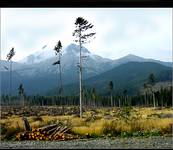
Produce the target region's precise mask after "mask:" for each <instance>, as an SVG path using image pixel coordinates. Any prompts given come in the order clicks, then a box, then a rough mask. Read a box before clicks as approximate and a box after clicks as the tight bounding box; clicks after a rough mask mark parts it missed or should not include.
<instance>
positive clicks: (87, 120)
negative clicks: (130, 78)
mask: <svg viewBox="0 0 173 150" xmlns="http://www.w3.org/2000/svg"><path fill="white" fill-rule="evenodd" d="M171 114H172V115H173V111H172V108H164V109H154V108H137V107H136V108H132V107H124V108H121V109H120V108H102V109H97V110H88V111H86V112H84V113H83V118H79V117H77V116H75V115H69V116H64V115H63V116H46V115H45V116H32V117H27V118H28V121H29V123H30V125H31V127H32V128H38V127H41V126H45V125H49V124H53V123H58V122H61V123H63V124H68V125H70V126H71V132H72V133H74V134H79V135H82V136H85V137H87V138H89V137H92V138H96V137H103V136H109V137H115V136H119V137H132V136H133V137H138V136H144V137H149V136H158V135H165V134H168V135H172V129H173V117H172V118H171V117H170V116H171ZM0 125H1V130H0V132H1V139H2V140H4V139H6V140H12V139H13V138H14V136H15V134H16V133H18V132H21V131H23V130H24V126H23V122H22V117H19V116H11V117H8V118H7V119H1V120H0Z"/></svg>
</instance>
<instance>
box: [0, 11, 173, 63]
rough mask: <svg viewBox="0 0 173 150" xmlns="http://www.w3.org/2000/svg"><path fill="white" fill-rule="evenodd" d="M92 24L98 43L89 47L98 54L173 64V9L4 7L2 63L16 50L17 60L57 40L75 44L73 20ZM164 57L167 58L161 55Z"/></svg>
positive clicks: (92, 43) (93, 42)
mask: <svg viewBox="0 0 173 150" xmlns="http://www.w3.org/2000/svg"><path fill="white" fill-rule="evenodd" d="M79 16H82V17H84V18H85V19H87V20H88V21H89V22H91V23H92V24H93V25H94V31H95V32H96V39H94V40H93V41H92V42H91V43H89V44H86V45H85V46H86V47H87V48H89V50H90V51H91V52H92V53H94V54H97V55H100V56H103V57H108V58H112V59H116V58H119V57H122V56H125V55H127V54H129V53H132V54H136V55H139V56H143V57H149V58H154V59H160V60H164V61H171V59H172V56H171V51H172V9H171V8H3V9H1V37H2V53H1V54H2V59H5V57H6V54H7V53H8V51H9V50H10V49H11V47H13V46H14V47H15V49H16V51H17V52H16V56H15V57H14V60H15V61H17V60H20V59H22V58H23V57H25V56H27V55H29V54H31V53H34V52H36V51H38V50H40V49H41V47H42V46H43V45H45V44H47V45H49V46H50V47H53V46H54V45H55V44H56V42H57V41H58V40H61V41H62V44H63V46H64V47H66V46H67V45H68V44H70V43H72V42H73V37H72V32H73V30H74V28H75V25H74V22H75V19H76V18H77V17H79ZM163 53H164V55H163Z"/></svg>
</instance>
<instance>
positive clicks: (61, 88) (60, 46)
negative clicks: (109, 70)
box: [53, 41, 63, 95]
mask: <svg viewBox="0 0 173 150" xmlns="http://www.w3.org/2000/svg"><path fill="white" fill-rule="evenodd" d="M54 50H55V55H58V61H56V62H54V63H53V65H59V80H60V88H59V91H58V94H60V95H61V94H62V92H63V87H62V70H61V56H62V53H61V50H62V44H61V41H58V43H57V45H56V46H55V48H54Z"/></svg>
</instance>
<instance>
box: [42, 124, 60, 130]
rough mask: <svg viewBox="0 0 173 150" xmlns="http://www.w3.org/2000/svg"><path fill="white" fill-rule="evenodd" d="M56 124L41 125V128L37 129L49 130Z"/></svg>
mask: <svg viewBox="0 0 173 150" xmlns="http://www.w3.org/2000/svg"><path fill="white" fill-rule="evenodd" d="M57 126H58V125H57V124H52V125H48V126H44V127H41V128H39V130H41V131H49V130H51V129H52V128H55V127H57Z"/></svg>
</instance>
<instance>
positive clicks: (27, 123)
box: [22, 117, 31, 131]
mask: <svg viewBox="0 0 173 150" xmlns="http://www.w3.org/2000/svg"><path fill="white" fill-rule="evenodd" d="M22 119H23V122H24V127H25V130H26V131H31V127H30V125H29V122H28V120H27V118H26V117H22Z"/></svg>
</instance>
